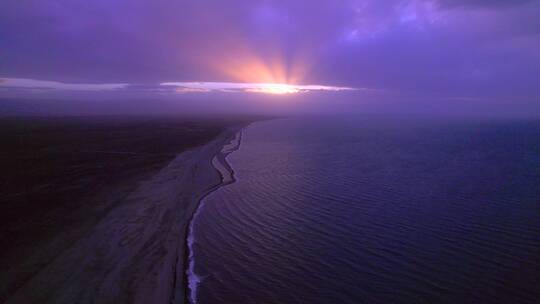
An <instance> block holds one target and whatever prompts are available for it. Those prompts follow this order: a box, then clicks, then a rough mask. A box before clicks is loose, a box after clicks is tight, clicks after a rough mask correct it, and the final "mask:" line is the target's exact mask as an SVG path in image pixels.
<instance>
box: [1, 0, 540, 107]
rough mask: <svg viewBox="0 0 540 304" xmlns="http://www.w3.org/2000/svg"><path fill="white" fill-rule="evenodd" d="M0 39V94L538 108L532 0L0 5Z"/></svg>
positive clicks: (539, 32) (539, 21)
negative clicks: (268, 87) (276, 90)
mask: <svg viewBox="0 0 540 304" xmlns="http://www.w3.org/2000/svg"><path fill="white" fill-rule="evenodd" d="M0 37H1V39H0V50H1V52H0V97H4V98H12V99H13V98H25V99H38V98H48V99H55V98H63V99H66V98H72V99H77V98H84V97H87V98H88V97H90V98H93V99H101V100H115V99H122V100H124V99H126V98H133V97H134V96H137V97H139V98H140V100H143V99H144V100H153V99H155V100H162V99H167V100H179V101H186V100H190V101H191V103H197V104H200V103H204V102H206V103H208V104H214V105H216V106H220V107H223V106H227V102H228V100H234V102H233V101H231V104H232V103H235V102H236V103H237V104H238V102H239V100H240V101H241V100H244V101H246V100H253V99H257V98H260V99H261V100H268V99H272V98H273V99H280V98H281V99H296V100H301V101H299V102H301V103H302V107H306V108H309V107H313V108H317V109H323V111H324V109H326V108H327V109H329V110H332V109H336V108H340V109H343V110H350V109H354V110H359V111H362V110H364V109H365V110H367V111H378V110H380V111H400V110H403V109H416V110H417V111H420V112H421V111H426V112H429V111H442V112H445V111H449V112H456V113H459V112H479V113H480V112H490V111H491V112H493V113H495V114H497V113H515V114H539V115H540V1H531V0H519V1H510V0H470V1H468V0H433V1H428V0H417V1H397V0H385V1H382V0H367V1H359V0H350V1H349V0H343V1H339V0H324V1H321V0H298V1H291V0H273V1H271V0H268V1H257V0H227V1H223V0H220V1H217V0H216V1H210V0H192V1H182V0H153V1H148V0H92V1H88V0H24V1H22V0H3V1H1V2H0ZM194 82H205V84H196V85H191V84H193V83H194ZM268 82H279V83H289V84H291V85H298V86H299V87H294V90H295V91H301V92H303V93H301V94H291V95H295V96H294V97H293V96H272V97H270V96H260V95H264V94H260V93H257V92H258V91H257V90H258V89H259V88H260V83H268ZM165 83H168V85H164V84H165ZM190 83H191V84H190ZM246 83H248V85H247V86H248V87H249V86H250V85H249V84H250V83H254V84H259V86H258V87H253V88H252V87H249V88H246ZM171 84H176V85H171ZM308 85H316V86H317V87H316V88H318V89H317V90H312V89H311V88H315V87H309V86H308ZM201 86H202V88H201ZM223 86H225V87H223ZM231 87H232V89H231ZM207 88H210V89H207ZM237 88H240V89H237ZM321 88H324V89H321ZM351 89H354V90H351ZM245 91H248V92H245ZM308 100H313V103H311V104H310V103H309V101H308ZM335 100H339V102H335V103H334V101H335ZM123 104H126V103H125V102H124V103H123ZM134 104H135V103H134ZM136 104H137V106H140V105H141V104H143V101H139V102H137V103H136ZM338 105H339V106H338ZM210 107H211V106H210Z"/></svg>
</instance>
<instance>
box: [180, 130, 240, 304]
mask: <svg viewBox="0 0 540 304" xmlns="http://www.w3.org/2000/svg"><path fill="white" fill-rule="evenodd" d="M242 132H243V131H242V129H240V130H239V131H238V132H237V133H236V135H235V137H234V138H233V139H231V140H230V142H229V143H228V144H226V145H224V146H223V147H222V149H221V151H219V152H218V153H217V154H216V155H215V156H214V157H213V158H212V166H213V167H214V168H215V170H216V171H218V172H219V175H220V177H221V182H220V183H219V184H218V185H216V186H214V187H212V188H211V189H209V190H208V192H207V193H205V194H204V196H203V197H201V199H200V200H199V203H198V205H197V208H196V210H195V212H194V213H193V215H192V217H191V218H190V219H189V221H188V223H187V233H186V238H185V246H184V248H185V251H186V252H185V254H184V266H185V267H184V289H185V292H184V295H185V297H184V303H189V304H196V303H197V287H198V285H199V284H200V282H201V279H200V277H199V276H198V275H197V274H196V273H195V257H194V248H193V245H194V244H195V235H194V233H195V230H194V229H195V228H194V224H195V220H196V219H197V215H198V214H199V213H200V212H201V210H202V208H203V207H204V199H205V198H207V197H208V196H209V195H211V194H212V193H214V192H215V191H217V190H219V189H220V188H222V187H225V186H227V185H230V184H233V183H234V182H235V181H236V179H235V177H234V170H233V169H232V167H231V165H230V164H229V163H228V162H227V156H229V155H230V154H231V153H233V152H235V151H237V150H238V149H240V145H241V143H242V135H243V134H242Z"/></svg>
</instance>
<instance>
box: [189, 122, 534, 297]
mask: <svg viewBox="0 0 540 304" xmlns="http://www.w3.org/2000/svg"><path fill="white" fill-rule="evenodd" d="M228 160H229V163H230V164H231V166H232V167H233V168H234V171H235V176H236V178H237V182H236V183H234V184H231V185H228V186H226V187H223V188H220V189H219V190H218V191H216V192H214V193H212V194H211V195H210V196H208V197H207V198H206V199H205V204H204V208H202V209H201V211H200V214H198V217H197V220H196V221H195V222H194V227H195V243H194V245H193V249H194V252H195V260H196V261H197V262H196V264H195V272H196V273H197V274H198V276H199V277H200V278H201V282H200V284H199V286H198V290H197V298H198V303H535V302H536V300H537V299H538V298H540V286H539V283H538V282H540V186H539V185H540V123H539V122H510V121H498V122H496V121H460V122H458V121H446V122H437V121H435V120H432V121H428V120H421V121H420V120H417V121H414V120H412V119H390V118H378V119H375V118H366V119H358V118H356V119H353V118H339V119H336V118H318V119H281V120H272V121H266V122H259V123H255V124H253V125H251V126H249V127H248V128H246V129H245V130H244V133H243V139H242V144H241V147H240V150H239V151H236V152H234V153H232V154H231V155H230V156H229V157H228Z"/></svg>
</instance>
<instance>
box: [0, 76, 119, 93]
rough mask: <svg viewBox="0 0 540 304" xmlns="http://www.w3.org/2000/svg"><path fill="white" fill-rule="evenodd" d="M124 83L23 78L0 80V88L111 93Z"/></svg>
mask: <svg viewBox="0 0 540 304" xmlns="http://www.w3.org/2000/svg"><path fill="white" fill-rule="evenodd" d="M128 86H129V85H128V84H125V83H104V84H89V83H62V82H57V81H47V80H35V79H24V78H0V87H4V88H15V89H29V90H62V91H111V90H119V89H125V88H127V87H128Z"/></svg>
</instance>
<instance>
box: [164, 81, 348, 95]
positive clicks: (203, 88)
mask: <svg viewBox="0 0 540 304" xmlns="http://www.w3.org/2000/svg"><path fill="white" fill-rule="evenodd" d="M160 85H161V86H166V87H175V91H176V92H177V93H200V92H230V93H239V92H243V93H267V94H294V93H307V92H315V91H330V92H338V91H353V90H357V89H354V88H349V87H335V86H325V85H291V84H279V83H278V84H275V83H241V82H164V83H161V84H160Z"/></svg>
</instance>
